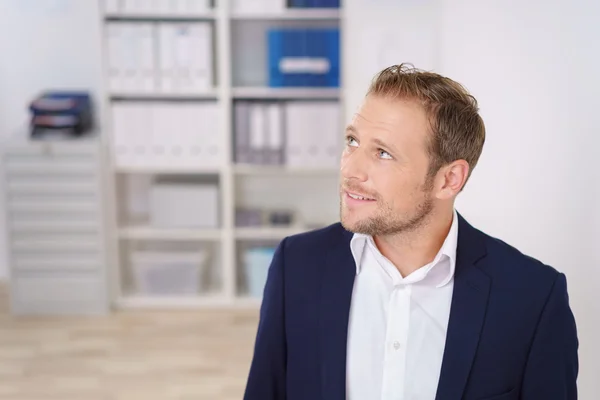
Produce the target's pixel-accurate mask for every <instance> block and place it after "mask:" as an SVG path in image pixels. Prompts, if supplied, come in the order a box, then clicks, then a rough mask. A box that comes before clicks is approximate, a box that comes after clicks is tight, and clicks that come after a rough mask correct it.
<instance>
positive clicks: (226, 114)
mask: <svg viewBox="0 0 600 400" xmlns="http://www.w3.org/2000/svg"><path fill="white" fill-rule="evenodd" d="M98 1H100V6H101V10H102V15H103V24H102V26H103V27H104V28H103V30H104V31H103V32H102V40H103V41H104V45H103V51H104V57H103V58H104V60H105V62H104V64H105V65H104V69H105V71H108V68H109V65H108V60H107V59H108V56H109V49H108V43H107V41H108V40H107V39H106V38H107V28H106V27H107V24H108V23H111V22H126V23H146V22H153V23H162V22H178V21H182V22H196V21H198V22H206V21H209V22H210V23H211V24H213V25H212V26H213V44H214V48H213V51H214V52H213V55H214V64H215V86H214V88H210V89H205V90H201V91H196V92H186V93H169V92H160V91H158V92H155V91H151V92H148V91H127V90H125V91H124V90H110V84H109V78H108V76H107V73H105V76H106V78H105V85H106V87H107V90H106V91H105V92H106V95H105V98H104V105H105V108H106V109H107V110H108V111H109V112H107V115H108V116H107V118H106V121H105V125H106V127H107V128H106V129H105V132H106V133H107V134H106V135H105V136H106V139H105V141H106V146H107V148H108V153H109V157H108V164H109V165H108V169H109V181H110V184H109V188H110V191H111V199H112V201H111V216H112V219H111V220H112V229H111V231H110V232H109V236H110V237H109V239H110V244H111V245H112V247H111V251H110V253H111V259H112V264H113V266H114V268H113V271H112V273H111V283H112V285H113V289H114V290H113V293H112V297H113V305H114V306H116V307H117V308H195V307H221V306H224V307H257V306H258V305H259V304H260V299H257V298H252V297H249V296H248V295H247V294H245V293H243V292H240V291H239V290H238V286H239V279H240V277H239V275H240V271H239V262H238V254H237V250H238V243H239V242H240V241H269V242H271V243H276V242H278V241H279V240H281V239H283V238H284V237H286V236H288V235H292V234H295V233H300V232H303V231H306V230H309V226H314V225H315V223H314V222H315V221H311V224H308V225H304V224H302V223H301V222H298V223H296V224H294V225H292V226H286V227H237V226H236V224H235V210H236V198H237V197H236V196H240V195H243V193H244V190H248V188H247V186H248V185H250V184H248V182H250V181H252V180H253V179H254V180H256V179H258V180H260V179H262V178H265V179H271V178H274V179H284V180H286V181H285V182H286V183H288V184H291V185H294V183H295V182H296V181H302V180H303V179H304V181H305V182H306V184H307V185H308V187H312V180H314V179H321V180H323V179H325V180H326V182H325V183H323V184H322V185H323V187H326V188H330V189H333V192H334V193H333V194H335V195H337V186H336V184H337V179H338V178H337V175H338V172H339V168H333V167H332V168H323V167H316V168H310V167H306V168H304V167H303V168H299V167H287V166H264V165H236V164H235V163H234V160H233V144H234V143H233V135H234V132H233V129H234V124H233V115H234V107H233V106H234V103H235V102H236V101H239V100H246V101H248V100H249V101H252V100H257V101H297V100H315V101H322V100H334V101H337V102H339V104H340V109H343V99H342V93H343V91H342V89H341V88H340V87H335V88H329V87H284V88H273V87H268V86H267V85H266V84H263V85H256V84H253V82H250V83H248V84H243V85H239V84H237V82H236V81H235V79H234V75H235V72H234V71H233V70H234V67H233V65H232V64H233V61H234V57H235V54H234V53H235V46H234V45H233V41H234V40H235V35H234V30H235V28H236V26H238V25H239V24H241V25H243V24H254V25H256V24H263V26H274V25H279V24H282V26H302V24H307V26H322V25H323V24H330V25H334V26H337V27H339V29H340V31H341V30H342V29H343V23H342V16H343V11H342V10H341V9H287V10H285V11H279V12H257V13H240V12H236V11H233V10H231V0H214V1H213V9H212V10H210V11H206V12H201V13H194V14H186V15H182V14H180V13H147V12H145V13H133V12H126V13H121V12H114V11H112V12H108V13H107V12H104V10H105V8H104V6H105V4H104V1H106V0H98ZM254 25H253V26H254ZM340 62H341V60H340ZM340 75H341V76H340V80H342V77H343V72H342V73H340ZM130 101H138V102H144V101H146V102H154V101H173V102H184V103H190V102H192V103H193V102H214V103H216V104H218V110H219V112H218V114H219V121H218V123H219V130H218V136H219V138H220V145H221V146H222V148H223V149H225V150H226V151H225V157H224V160H223V163H222V165H221V166H220V167H218V168H205V167H202V166H198V167H194V166H191V167H183V168H181V167H168V166H152V167H146V166H141V167H136V166H126V167H124V166H120V165H118V164H117V163H116V160H115V156H114V150H113V149H114V148H115V145H116V144H115V142H114V133H113V132H112V126H113V125H112V123H113V119H112V118H113V116H112V113H111V112H110V110H111V105H112V104H114V103H115V102H124V103H127V102H130ZM341 114H343V113H341ZM341 117H342V119H343V115H341ZM340 122H342V121H340ZM339 135H340V141H341V137H342V134H341V132H340V133H339ZM157 175H184V176H188V177H189V176H192V177H193V176H206V175H211V176H216V177H217V178H218V185H219V192H220V196H221V197H220V199H221V202H220V210H219V212H220V227H219V228H218V229H190V228H168V229H167V228H164V229H162V228H157V227H154V226H150V225H148V224H146V223H135V222H129V221H125V222H124V221H122V220H121V218H120V216H119V211H118V208H119V206H120V203H121V202H122V201H123V199H122V194H121V193H120V189H119V185H120V180H122V179H128V178H130V177H139V176H146V177H148V176H150V177H153V176H157ZM240 185H241V186H244V185H246V188H245V189H244V188H239V187H238V186H240ZM262 185H263V186H262V187H263V188H265V187H270V186H268V185H269V184H266V183H262ZM273 185H274V186H277V185H278V184H273ZM284 186H285V185H284ZM317 187H318V184H317ZM260 190H264V189H260V188H259V189H257V191H259V192H258V193H254V198H257V197H260V196H259V195H260ZM241 193H242V194H241ZM306 196H307V197H314V196H313V195H306ZM250 197H253V196H250ZM337 201H338V200H337V198H335V199H334V200H332V202H333V203H335V204H332V202H330V203H328V204H330V206H331V207H333V208H337V206H338V204H337ZM331 207H330V208H331ZM331 222H334V220H329V219H325V220H322V225H325V224H327V223H331ZM317 225H318V224H317ZM138 242H155V243H162V242H184V243H187V244H190V243H194V242H202V243H212V244H216V245H217V247H218V252H219V261H218V264H217V268H218V269H219V271H218V275H219V278H218V280H219V281H220V287H219V288H218V289H217V290H216V291H212V292H208V293H206V294H199V295H197V296H192V297H189V296H181V297H162V296H160V297H159V296H156V297H153V296H145V295H138V294H135V293H130V292H128V291H127V290H126V288H125V286H126V285H125V283H124V282H123V279H124V278H123V268H124V265H125V263H124V261H123V256H122V255H123V252H124V249H125V248H127V244H128V243H138Z"/></svg>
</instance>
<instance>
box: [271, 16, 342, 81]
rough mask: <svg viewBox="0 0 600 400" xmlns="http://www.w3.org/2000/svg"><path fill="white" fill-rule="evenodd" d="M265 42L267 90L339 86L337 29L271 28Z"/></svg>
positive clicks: (338, 39)
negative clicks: (266, 52)
mask: <svg viewBox="0 0 600 400" xmlns="http://www.w3.org/2000/svg"><path fill="white" fill-rule="evenodd" d="M267 38H268V52H269V86H271V87H284V86H296V87H297V86H310V87H338V86H339V85H340V31H339V28H305V29H303V28H275V29H270V30H269V31H268V33H267Z"/></svg>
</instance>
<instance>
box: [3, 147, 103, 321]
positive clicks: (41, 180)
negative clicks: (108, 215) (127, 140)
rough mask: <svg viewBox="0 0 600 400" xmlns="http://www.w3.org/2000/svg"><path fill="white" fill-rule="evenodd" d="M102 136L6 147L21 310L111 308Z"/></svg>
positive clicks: (13, 277)
mask: <svg viewBox="0 0 600 400" xmlns="http://www.w3.org/2000/svg"><path fill="white" fill-rule="evenodd" d="M102 149H103V147H102V145H101V142H100V140H99V139H96V138H88V139H72V140H52V141H31V140H27V139H17V140H9V141H8V142H5V143H3V144H2V171H3V174H4V176H3V177H2V178H3V181H4V182H3V183H4V187H5V198H4V203H5V210H6V225H7V231H6V232H7V248H8V253H9V254H8V262H9V274H10V276H9V293H10V302H11V311H12V312H13V313H14V314H46V315H48V314H80V315H81V314H103V313H106V312H108V311H109V294H108V285H107V283H108V279H107V267H106V265H107V262H106V260H107V256H106V253H107V251H106V240H105V229H104V226H105V213H104V211H103V206H104V201H103V197H104V190H103V187H104V185H103V166H104V163H103V151H102Z"/></svg>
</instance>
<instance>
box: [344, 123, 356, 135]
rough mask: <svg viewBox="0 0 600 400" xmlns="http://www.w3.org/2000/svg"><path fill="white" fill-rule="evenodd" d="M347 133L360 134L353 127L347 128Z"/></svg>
mask: <svg viewBox="0 0 600 400" xmlns="http://www.w3.org/2000/svg"><path fill="white" fill-rule="evenodd" d="M346 132H352V133H358V131H357V130H356V128H355V127H354V126H353V125H348V126H346Z"/></svg>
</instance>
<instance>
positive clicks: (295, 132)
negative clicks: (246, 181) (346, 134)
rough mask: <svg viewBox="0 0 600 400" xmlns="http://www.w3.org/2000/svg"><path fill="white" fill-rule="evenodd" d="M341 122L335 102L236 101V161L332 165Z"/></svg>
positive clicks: (335, 163)
mask: <svg viewBox="0 0 600 400" xmlns="http://www.w3.org/2000/svg"><path fill="white" fill-rule="evenodd" d="M340 123H341V121H340V106H339V103H338V102H332V101H290V102H287V103H269V102H236V104H235V138H234V143H235V160H236V163H238V164H259V165H287V166H290V167H294V168H313V167H317V168H335V167H337V166H338V165H339V156H340V150H341V147H340V144H341V142H342V134H341V131H340Z"/></svg>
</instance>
